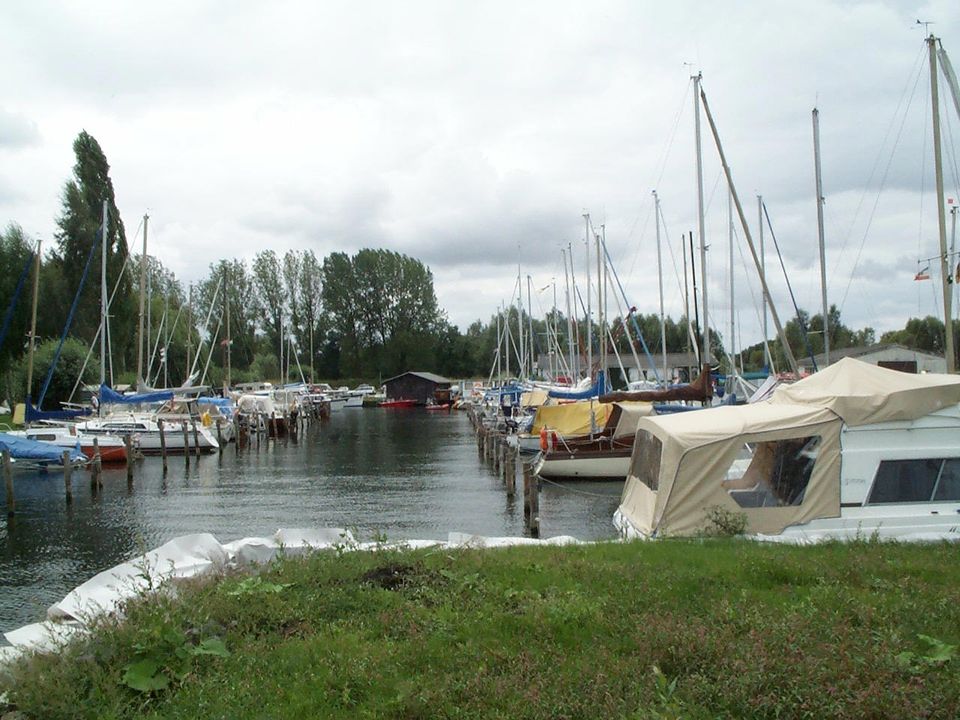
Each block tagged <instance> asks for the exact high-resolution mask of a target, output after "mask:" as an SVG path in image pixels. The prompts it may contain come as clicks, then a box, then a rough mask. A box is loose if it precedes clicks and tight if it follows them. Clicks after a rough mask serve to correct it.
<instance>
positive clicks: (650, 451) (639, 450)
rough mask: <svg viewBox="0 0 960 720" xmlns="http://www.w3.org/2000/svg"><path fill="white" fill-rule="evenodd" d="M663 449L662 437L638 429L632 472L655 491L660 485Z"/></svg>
mask: <svg viewBox="0 0 960 720" xmlns="http://www.w3.org/2000/svg"><path fill="white" fill-rule="evenodd" d="M662 450H663V444H662V443H661V442H660V438H658V437H656V436H655V435H652V434H650V433H648V432H647V431H646V430H639V431H637V439H636V445H634V450H633V461H632V463H631V470H630V473H631V474H632V475H635V476H636V477H637V479H638V480H640V481H641V482H642V483H643V484H644V485H646V486H647V487H648V488H650V489H651V490H653V491H654V492H656V491H657V488H659V487H660V453H661V452H662Z"/></svg>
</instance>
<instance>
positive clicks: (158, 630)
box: [0, 539, 960, 720]
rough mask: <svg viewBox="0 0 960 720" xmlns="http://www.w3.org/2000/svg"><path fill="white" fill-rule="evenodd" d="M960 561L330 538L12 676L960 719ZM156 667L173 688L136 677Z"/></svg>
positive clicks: (685, 545)
mask: <svg viewBox="0 0 960 720" xmlns="http://www.w3.org/2000/svg"><path fill="white" fill-rule="evenodd" d="M957 559H958V558H957V548H956V546H951V545H923V546H920V545H912V546H908V545H897V544H885V543H866V542H864V543H853V544H848V545H839V544H831V545H823V546H818V547H812V548H794V547H779V546H773V545H762V544H754V543H749V542H743V541H736V540H719V539H718V540H704V541H690V542H686V541H682V542H681V541H676V542H674V541H663V542H655V543H634V544H598V545H592V546H575V547H567V548H552V547H521V548H511V549H503V550H487V551H476V550H474V551H448V550H433V551H418V552H413V553H398V552H393V551H389V552H387V551H384V552H379V553H345V554H342V555H340V554H337V553H333V552H325V553H318V554H315V555H313V556H310V557H306V558H297V559H293V558H289V559H285V560H282V561H277V562H275V563H273V564H271V565H270V566H268V567H265V568H263V569H262V572H261V574H260V576H259V577H258V578H257V579H250V578H249V577H248V576H245V575H240V574H227V575H224V576H222V577H218V578H215V579H207V580H204V581H194V582H190V583H187V584H183V585H180V586H179V588H178V592H177V594H176V597H173V596H172V595H171V594H159V595H155V596H153V597H149V598H142V599H139V600H137V601H135V602H132V603H130V604H129V606H128V607H127V608H126V614H127V620H126V621H125V622H123V623H120V622H117V621H115V620H103V621H102V622H101V623H100V627H99V628H98V631H97V632H96V633H95V635H93V636H92V637H90V638H87V639H81V640H79V641H76V642H74V643H72V644H70V645H68V646H67V647H66V648H65V650H64V652H63V653H62V654H60V655H58V656H36V657H33V658H31V659H29V661H27V662H22V663H20V664H18V665H17V666H16V667H15V668H14V669H13V670H12V673H11V675H10V676H9V677H7V678H6V679H4V680H3V681H2V682H0V689H5V690H7V691H8V692H9V700H10V701H11V702H12V703H13V704H14V705H15V706H16V707H17V708H18V709H19V710H21V711H22V712H24V713H25V714H26V715H27V716H28V717H33V718H67V717H70V718H74V717H84V718H128V717H146V718H237V719H243V718H251V719H253V718H300V717H324V718H350V719H351V720H355V719H357V718H375V717H376V718H418V717H440V718H472V717H493V718H510V719H511V720H512V719H515V718H608V717H623V718H636V719H637V720H639V719H640V718H721V717H744V718H775V717H776V718H831V717H848V718H883V717H903V718H907V717H909V718H921V717H930V718H954V717H957V716H958V714H960V672H958V670H960V658H958V657H957V656H956V655H957V653H956V652H955V651H956V648H955V647H953V646H956V645H957V644H958V643H960V583H958V582H957V581H956V577H957V576H956V571H957ZM925 638H926V639H925ZM219 641H223V643H224V644H225V647H226V650H227V652H228V653H229V654H228V655H227V654H226V653H224V652H221V651H220V650H219V648H221V646H220V644H219ZM138 663H139V665H138ZM144 663H145V665H144ZM144 668H145V669H146V675H147V676H149V677H147V678H146V680H150V681H151V682H157V684H158V685H166V687H165V688H164V689H159V690H154V691H151V692H145V691H139V690H134V689H132V688H131V687H129V686H128V684H127V683H126V682H125V680H131V678H132V679H133V681H134V682H137V681H138V678H139V681H140V682H145V681H146V680H145V679H144V677H143V673H142V672H141V673H140V675H138V674H137V672H140V671H143V670H144ZM131 672H132V673H133V674H132V675H131ZM0 710H2V708H0Z"/></svg>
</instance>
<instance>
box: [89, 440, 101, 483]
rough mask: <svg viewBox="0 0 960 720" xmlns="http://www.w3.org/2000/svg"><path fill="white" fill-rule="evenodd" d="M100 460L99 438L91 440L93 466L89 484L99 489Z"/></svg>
mask: <svg viewBox="0 0 960 720" xmlns="http://www.w3.org/2000/svg"><path fill="white" fill-rule="evenodd" d="M102 462H103V461H102V458H101V457H100V438H98V437H94V438H93V465H92V467H91V474H90V483H91V484H92V485H96V486H97V487H100V486H101V485H102V484H103V481H102V480H101V479H100V473H101V472H102V470H103V464H102Z"/></svg>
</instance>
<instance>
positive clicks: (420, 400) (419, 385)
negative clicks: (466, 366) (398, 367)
mask: <svg viewBox="0 0 960 720" xmlns="http://www.w3.org/2000/svg"><path fill="white" fill-rule="evenodd" d="M383 384H384V387H386V389H387V399H388V400H416V401H417V405H429V404H431V403H433V402H440V403H445V402H449V400H450V381H449V380H447V379H446V378H445V377H440V376H439V375H434V374H433V373H429V372H416V371H413V370H411V371H409V372H405V373H403V374H402V375H397V376H395V377H392V378H389V379H388V380H385V381H384V382H383Z"/></svg>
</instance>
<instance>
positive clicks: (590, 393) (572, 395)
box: [547, 370, 607, 400]
mask: <svg viewBox="0 0 960 720" xmlns="http://www.w3.org/2000/svg"><path fill="white" fill-rule="evenodd" d="M606 380H607V378H606V375H605V374H604V372H603V370H600V371H599V372H598V373H597V381H596V382H595V383H594V384H593V386H592V387H588V388H587V389H586V390H551V391H549V392H548V393H547V395H549V396H550V397H552V398H557V399H559V400H586V399H587V398H593V397H599V396H601V395H604V394H605V393H606V392H607V390H606V386H607V383H606Z"/></svg>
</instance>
